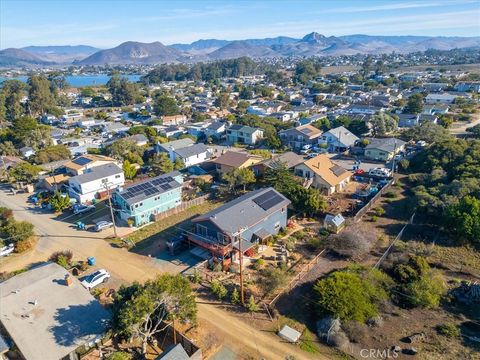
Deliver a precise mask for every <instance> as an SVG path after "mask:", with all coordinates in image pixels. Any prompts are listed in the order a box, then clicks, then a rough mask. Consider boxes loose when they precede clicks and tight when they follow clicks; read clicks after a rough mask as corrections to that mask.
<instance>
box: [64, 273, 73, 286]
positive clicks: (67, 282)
mask: <svg viewBox="0 0 480 360" xmlns="http://www.w3.org/2000/svg"><path fill="white" fill-rule="evenodd" d="M65 285H67V286H72V285H73V279H72V277H71V276H70V275H68V274H67V275H65Z"/></svg>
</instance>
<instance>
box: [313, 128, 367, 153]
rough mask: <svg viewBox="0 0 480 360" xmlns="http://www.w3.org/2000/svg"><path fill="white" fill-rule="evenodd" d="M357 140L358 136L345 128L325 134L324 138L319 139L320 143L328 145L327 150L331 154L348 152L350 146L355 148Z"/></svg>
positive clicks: (331, 130)
mask: <svg viewBox="0 0 480 360" xmlns="http://www.w3.org/2000/svg"><path fill="white" fill-rule="evenodd" d="M357 140H359V139H358V137H357V136H355V135H354V134H353V133H351V132H350V131H348V130H347V129H345V128H344V127H343V126H339V127H337V128H335V129H330V130H328V131H327V132H324V133H323V134H322V136H321V137H319V138H318V143H319V144H327V149H328V151H330V152H337V151H346V150H347V149H348V148H349V147H350V146H353V145H354V144H355V142H356V141H357Z"/></svg>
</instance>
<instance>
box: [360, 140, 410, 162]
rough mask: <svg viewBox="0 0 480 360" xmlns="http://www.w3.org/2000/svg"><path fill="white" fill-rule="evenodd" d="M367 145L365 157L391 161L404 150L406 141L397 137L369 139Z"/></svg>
mask: <svg viewBox="0 0 480 360" xmlns="http://www.w3.org/2000/svg"><path fill="white" fill-rule="evenodd" d="M369 140H370V143H369V144H368V145H367V146H366V147H365V157H366V158H367V159H370V160H377V161H389V160H391V159H392V158H393V157H394V156H395V154H398V153H399V152H401V151H403V149H404V147H405V144H406V142H405V141H403V140H400V139H396V138H384V139H369Z"/></svg>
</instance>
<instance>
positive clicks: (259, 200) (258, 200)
mask: <svg viewBox="0 0 480 360" xmlns="http://www.w3.org/2000/svg"><path fill="white" fill-rule="evenodd" d="M274 195H276V193H275V191H273V190H269V191H267V192H266V193H264V194H262V195H259V196H257V197H256V198H255V199H253V202H254V203H255V204H257V205H260V204H261V203H263V202H265V201H267V200H268V199H271V198H272V197H273V196H274Z"/></svg>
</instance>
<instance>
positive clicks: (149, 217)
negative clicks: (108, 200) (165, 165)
mask: <svg viewBox="0 0 480 360" xmlns="http://www.w3.org/2000/svg"><path fill="white" fill-rule="evenodd" d="M182 184H183V177H182V174H180V172H178V171H173V172H171V173H168V174H164V175H160V176H157V177H154V178H149V179H147V180H144V181H141V182H138V183H135V184H132V185H129V186H125V187H123V188H120V189H117V190H116V191H115V192H114V193H113V196H112V199H113V203H114V204H115V210H116V213H117V215H119V217H120V218H121V219H122V220H125V221H129V222H133V225H134V226H140V225H143V224H146V223H148V222H151V221H155V216H156V215H157V214H160V213H162V212H165V211H167V210H170V209H173V208H175V207H177V206H178V205H180V204H181V203H182Z"/></svg>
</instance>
